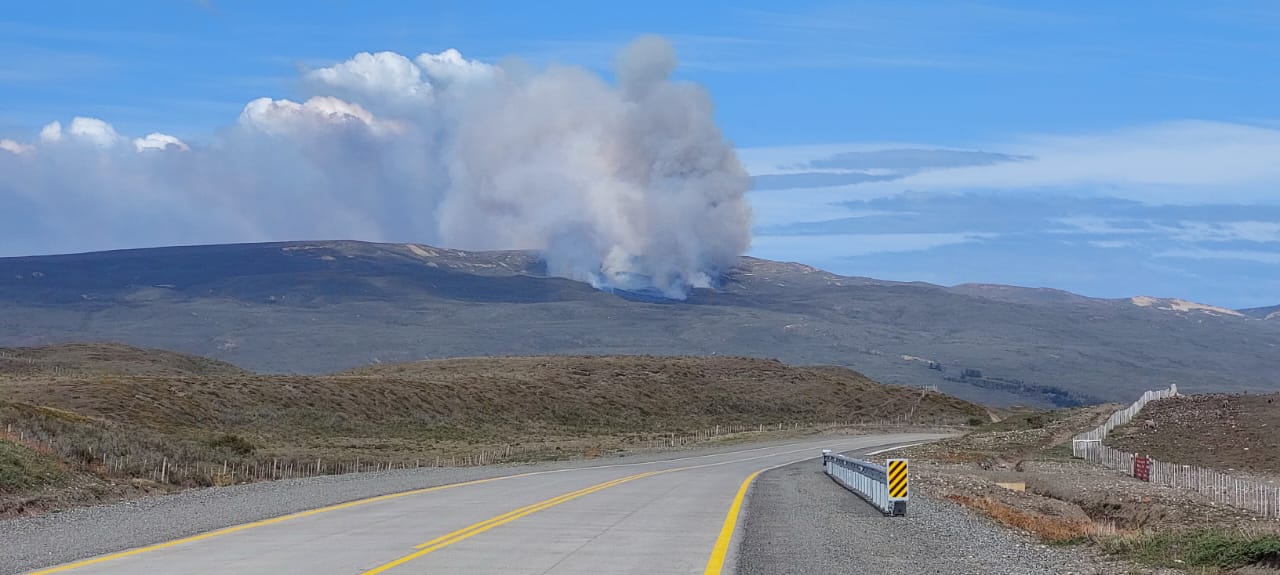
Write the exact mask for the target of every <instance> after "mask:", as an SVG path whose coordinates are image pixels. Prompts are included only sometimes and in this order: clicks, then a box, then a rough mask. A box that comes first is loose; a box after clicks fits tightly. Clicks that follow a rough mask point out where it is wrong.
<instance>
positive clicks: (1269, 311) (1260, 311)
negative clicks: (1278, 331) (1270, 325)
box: [1239, 305, 1280, 320]
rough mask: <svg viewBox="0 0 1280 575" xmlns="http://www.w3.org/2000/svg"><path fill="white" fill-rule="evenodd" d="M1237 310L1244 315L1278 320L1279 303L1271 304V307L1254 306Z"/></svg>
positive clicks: (1279, 318) (1279, 315)
mask: <svg viewBox="0 0 1280 575" xmlns="http://www.w3.org/2000/svg"><path fill="white" fill-rule="evenodd" d="M1239 311H1240V313H1242V314H1244V315H1247V316H1249V317H1256V318H1258V319H1266V320H1280V305H1273V306H1271V307H1255V308H1250V309H1242V310H1239Z"/></svg>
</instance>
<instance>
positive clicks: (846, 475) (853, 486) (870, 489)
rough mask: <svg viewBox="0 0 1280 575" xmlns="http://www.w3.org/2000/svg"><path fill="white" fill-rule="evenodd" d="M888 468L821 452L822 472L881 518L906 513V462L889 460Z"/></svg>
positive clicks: (828, 452)
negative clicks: (855, 495) (852, 493)
mask: <svg viewBox="0 0 1280 575" xmlns="http://www.w3.org/2000/svg"><path fill="white" fill-rule="evenodd" d="M887 463H888V467H887V468H886V467H885V466H881V465H877V464H875V463H872V462H870V461H863V460H861V459H854V458H852V457H845V456H843V455H838V454H835V453H831V451H830V450H828V449H824V450H822V470H823V471H824V472H826V474H827V475H830V476H831V478H832V479H834V480H835V481H836V483H839V484H840V485H842V486H843V487H844V488H845V489H848V490H849V491H852V492H854V493H855V494H857V495H858V496H859V497H861V498H863V499H865V500H866V501H867V503H870V504H871V506H872V507H875V508H876V509H879V510H880V512H881V513H884V514H885V515H893V516H901V515H906V514H907V499H908V493H907V460H905V459H890V460H889V461H888V462H887Z"/></svg>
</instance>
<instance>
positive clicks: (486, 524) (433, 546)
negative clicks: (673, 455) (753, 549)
mask: <svg viewBox="0 0 1280 575" xmlns="http://www.w3.org/2000/svg"><path fill="white" fill-rule="evenodd" d="M679 469H680V468H677V469H666V470H662V471H648V472H645V473H637V474H635V475H630V476H627V477H623V478H621V479H614V480H613V481H606V482H604V483H599V484H596V485H592V486H591V487H586V488H583V489H579V490H577V491H573V492H570V493H566V494H564V495H560V496H557V497H552V498H551V499H547V500H545V501H541V502H538V503H534V504H533V505H527V506H525V507H521V508H519V509H515V510H512V511H508V512H507V513H503V514H502V515H499V516H497V517H493V518H490V519H486V520H484V521H481V522H479V523H475V524H473V525H468V526H467V527H463V528H462V529H459V530H457V531H454V532H452V533H447V534H445V535H441V536H440V537H436V538H435V539H432V540H430V541H427V542H426V543H422V544H420V545H417V546H415V547H414V548H415V549H417V551H414V552H413V553H410V554H408V555H405V556H403V557H400V558H397V559H394V560H392V561H388V562H387V563H383V564H382V565H379V566H377V567H374V568H373V569H370V570H368V571H365V572H364V573H361V575H377V574H378V573H383V572H385V571H388V570H390V569H394V568H395V567H399V566H400V565H404V564H405V563H408V562H410V561H413V560H414V559H417V558H419V557H422V556H423V555H426V554H428V553H431V552H433V551H437V550H439V549H443V548H445V547H448V546H449V545H453V544H454V543H457V542H459V541H462V540H464V539H468V538H470V537H473V536H475V535H479V534H481V533H484V532H485V531H488V530H490V529H493V528H494V527H497V526H499V525H504V524H507V523H510V522H512V521H515V520H517V519H519V518H521V517H525V516H527V515H532V514H534V513H537V512H539V511H542V510H543V509H548V508H551V507H555V506H556V505H559V504H561V503H564V502H566V501H571V500H573V499H577V498H579V497H582V496H584V495H590V494H592V493H595V492H597V491H602V490H605V489H608V488H610V487H613V486H615V485H620V484H623V483H627V482H628V481H635V480H637V479H642V478H645V477H651V476H653V475H659V474H662V473H670V472H672V471H678V470H679Z"/></svg>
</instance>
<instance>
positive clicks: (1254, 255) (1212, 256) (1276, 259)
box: [1155, 249, 1280, 264]
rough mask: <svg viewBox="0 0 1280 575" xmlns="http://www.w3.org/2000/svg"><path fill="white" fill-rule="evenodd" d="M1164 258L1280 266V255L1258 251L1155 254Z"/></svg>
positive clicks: (1174, 251)
mask: <svg viewBox="0 0 1280 575" xmlns="http://www.w3.org/2000/svg"><path fill="white" fill-rule="evenodd" d="M1155 255H1156V257H1162V258H1184V259H1196V260H1241V261H1251V262H1258V263H1264V264H1280V253H1277V252H1264V251H1257V250H1207V249H1187V250H1169V251H1164V252H1160V253H1157V254H1155Z"/></svg>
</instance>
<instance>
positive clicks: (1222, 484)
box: [1071, 385, 1280, 518]
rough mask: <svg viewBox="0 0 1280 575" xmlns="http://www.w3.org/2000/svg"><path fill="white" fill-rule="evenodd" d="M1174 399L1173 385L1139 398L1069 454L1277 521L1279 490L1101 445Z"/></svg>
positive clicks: (1077, 442) (1078, 441)
mask: <svg viewBox="0 0 1280 575" xmlns="http://www.w3.org/2000/svg"><path fill="white" fill-rule="evenodd" d="M1176 395H1178V388H1177V386H1174V385H1171V386H1169V389H1162V390H1159V391H1148V392H1146V393H1144V394H1142V398H1140V399H1139V400H1138V401H1136V402H1134V403H1133V405H1130V406H1129V407H1127V408H1125V409H1122V410H1120V411H1117V412H1115V413H1114V414H1112V416H1111V417H1110V418H1109V419H1107V421H1106V423H1104V424H1102V425H1100V426H1098V427H1097V428H1096V429H1093V430H1091V431H1087V432H1085V433H1081V434H1080V435H1077V436H1075V438H1074V440H1073V441H1072V445H1071V451H1072V454H1073V455H1074V456H1075V457H1078V458H1080V459H1085V460H1088V461H1092V462H1094V463H1098V464H1100V465H1102V466H1104V467H1109V468H1111V469H1116V470H1119V471H1121V472H1123V473H1124V474H1126V475H1129V476H1130V477H1136V478H1138V479H1142V480H1145V481H1150V482H1151V483H1155V484H1159V485H1164V486H1167V487H1173V488H1177V489H1187V490H1190V491H1194V492H1196V493H1199V494H1201V495H1204V496H1206V497H1208V498H1209V499H1210V500H1211V501H1213V502H1214V503H1216V504H1218V505H1225V506H1229V507H1235V508H1238V509H1244V510H1246V511H1252V512H1254V513H1257V514H1258V515H1261V516H1263V517H1267V518H1280V487H1277V486H1275V485H1271V484H1267V483H1262V482H1259V481H1254V480H1250V479H1243V478H1240V477H1235V476H1232V475H1230V474H1227V473H1223V472H1221V471H1217V470H1213V469H1207V468H1204V467H1198V466H1195V465H1180V464H1177V463H1168V462H1165V461H1157V460H1156V459H1154V458H1152V457H1151V456H1149V455H1141V454H1138V453H1130V452H1127V451H1121V450H1119V449H1113V448H1110V447H1107V446H1106V445H1103V444H1102V440H1104V439H1106V438H1107V435H1108V434H1109V433H1111V430H1113V429H1115V428H1116V427H1118V426H1121V425H1124V424H1126V423H1129V422H1130V421H1132V420H1133V418H1134V417H1135V416H1136V415H1137V414H1138V412H1139V411H1141V410H1142V408H1143V407H1144V406H1146V404H1147V403H1148V402H1151V401H1155V400H1157V399H1166V398H1170V397H1174V396H1176Z"/></svg>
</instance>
